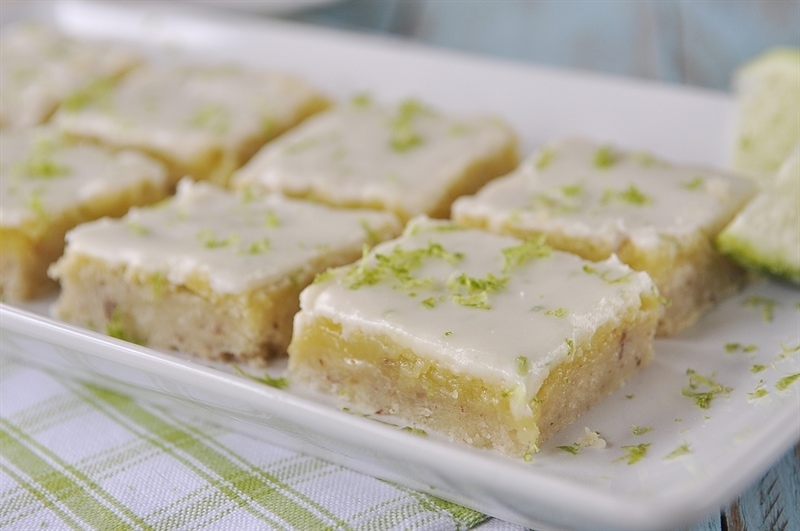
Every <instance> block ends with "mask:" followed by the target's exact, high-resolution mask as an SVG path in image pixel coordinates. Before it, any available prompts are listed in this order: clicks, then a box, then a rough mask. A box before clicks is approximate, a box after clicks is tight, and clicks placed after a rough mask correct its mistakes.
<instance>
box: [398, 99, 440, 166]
mask: <svg viewBox="0 0 800 531" xmlns="http://www.w3.org/2000/svg"><path fill="white" fill-rule="evenodd" d="M422 114H430V111H429V110H428V109H427V108H426V107H424V106H423V105H422V104H421V103H420V102H419V101H417V100H415V99H408V100H405V101H403V102H402V103H401V104H400V105H399V107H398V109H397V113H396V114H395V116H394V117H393V118H392V120H391V122H390V138H389V145H390V146H391V147H392V149H393V150H395V151H398V152H400V153H403V152H406V151H408V150H410V149H413V148H415V147H418V146H420V145H422V144H423V143H424V139H423V138H422V136H421V135H420V134H419V133H418V132H417V131H415V130H414V128H413V122H414V118H416V117H417V116H419V115H422Z"/></svg>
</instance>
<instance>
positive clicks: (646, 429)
mask: <svg viewBox="0 0 800 531" xmlns="http://www.w3.org/2000/svg"><path fill="white" fill-rule="evenodd" d="M651 431H653V427H652V426H637V425H636V424H634V425H632V426H631V433H633V434H634V435H636V436H639V435H644V434H645V433H650V432H651Z"/></svg>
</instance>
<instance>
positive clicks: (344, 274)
mask: <svg viewBox="0 0 800 531" xmlns="http://www.w3.org/2000/svg"><path fill="white" fill-rule="evenodd" d="M300 305H301V310H300V312H299V313H298V314H297V316H296V317H295V331H294V338H293V339H292V343H291V345H290V346H289V374H290V376H291V379H292V383H293V385H301V386H307V387H311V388H313V389H316V390H319V391H322V392H325V393H330V394H332V395H335V396H338V397H340V398H341V399H343V400H344V401H346V402H347V403H349V404H352V405H354V406H355V407H357V408H358V409H359V410H361V411H362V412H364V413H367V414H387V415H393V416H396V417H398V418H399V419H401V420H402V421H404V422H408V423H410V424H411V425H413V426H414V427H415V428H421V429H430V430H435V431H436V432H439V433H442V434H445V435H447V436H449V437H450V438H452V439H454V440H456V441H460V442H463V443H466V444H470V445H473V446H477V447H483V448H493V449H495V450H497V451H499V452H502V453H505V454H509V455H514V456H526V455H529V454H530V452H533V451H535V450H536V448H537V447H538V445H540V444H541V443H542V442H543V441H545V440H547V438H549V437H550V436H551V435H553V434H554V433H555V432H556V431H558V430H559V429H561V428H563V427H565V426H567V425H569V424H570V423H572V422H573V421H574V420H575V419H576V418H577V417H578V416H579V415H580V414H582V413H583V412H585V411H586V410H588V409H589V408H590V407H592V406H593V405H594V404H596V403H597V402H598V401H600V400H601V399H602V398H603V397H605V396H606V395H608V394H609V393H611V392H612V391H614V390H615V389H616V388H618V387H619V386H620V385H622V384H623V382H625V381H626V380H628V379H629V378H631V377H632V376H633V375H634V374H635V373H636V372H637V371H639V370H640V369H641V368H642V367H644V366H645V365H647V364H648V363H649V362H650V361H651V359H652V356H653V350H652V343H653V336H654V334H655V328H656V323H657V321H658V318H659V316H660V315H661V310H662V307H661V304H660V299H659V297H658V294H657V290H656V288H655V286H654V284H653V282H652V280H651V279H650V277H649V276H648V275H647V274H646V273H642V272H635V271H633V270H632V269H630V268H629V267H627V266H625V265H623V264H621V263H620V262H619V261H618V260H617V258H616V257H612V258H609V259H608V260H605V261H603V262H597V263H593V262H589V261H586V260H583V259H581V258H580V257H578V256H576V255H574V254H570V253H564V252H560V251H555V250H552V249H551V248H550V247H548V246H547V245H546V244H544V243H543V242H542V241H541V240H536V239H534V240H528V241H522V240H518V239H516V238H513V237H509V236H500V235H495V234H490V233H488V232H484V231H481V230H477V229H464V228H461V227H458V226H456V225H453V224H452V223H450V222H447V221H432V220H428V219H425V218H418V219H415V220H412V222H411V223H410V224H409V226H408V227H407V229H406V231H405V233H404V234H403V236H402V237H400V238H398V239H396V240H393V241H390V242H386V243H383V244H381V245H378V246H376V247H375V248H373V249H372V250H371V251H370V252H369V253H368V254H367V255H365V256H364V257H363V258H362V260H361V261H359V262H357V263H356V264H353V265H349V266H345V267H341V268H337V269H333V270H330V271H328V272H326V273H324V274H323V275H320V276H319V277H317V280H316V281H315V282H314V283H313V284H312V285H311V286H309V287H308V288H307V289H306V290H304V291H303V292H302V294H301V303H300Z"/></svg>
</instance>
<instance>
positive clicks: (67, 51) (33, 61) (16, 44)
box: [0, 24, 141, 127]
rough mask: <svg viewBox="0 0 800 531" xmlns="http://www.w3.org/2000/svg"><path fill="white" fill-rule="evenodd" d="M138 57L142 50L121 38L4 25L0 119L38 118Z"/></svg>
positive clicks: (26, 121) (11, 122)
mask: <svg viewBox="0 0 800 531" xmlns="http://www.w3.org/2000/svg"><path fill="white" fill-rule="evenodd" d="M140 62H141V57H140V55H139V54H138V53H136V52H134V51H133V50H130V49H127V48H124V47H122V46H120V45H118V44H111V43H108V42H92V41H81V40H77V39H72V38H69V37H67V36H65V35H62V34H60V33H59V32H57V31H56V30H55V29H53V28H48V27H45V26H39V25H33V24H25V25H19V26H14V27H11V28H8V29H4V31H3V36H2V38H1V39H0V125H2V127H9V126H10V127H25V126H31V125H36V124H39V123H41V122H42V121H44V120H45V119H46V118H47V117H48V116H49V115H50V113H51V112H53V110H54V109H55V107H56V106H57V105H58V104H59V103H61V102H62V101H63V100H64V99H65V98H67V97H68V96H69V95H70V94H72V93H73V92H74V91H76V90H78V89H81V88H83V87H85V86H87V85H89V84H90V83H92V82H94V81H96V80H98V79H102V80H107V79H111V78H115V77H117V76H118V75H120V74H122V73H124V72H125V71H127V70H129V69H131V68H133V67H134V66H136V65H138V64H139V63H140Z"/></svg>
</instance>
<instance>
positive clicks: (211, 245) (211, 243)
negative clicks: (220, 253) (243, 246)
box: [195, 229, 239, 249]
mask: <svg viewBox="0 0 800 531" xmlns="http://www.w3.org/2000/svg"><path fill="white" fill-rule="evenodd" d="M195 238H196V239H197V240H199V241H200V243H201V244H202V245H203V247H205V248H206V249H219V248H221V247H228V246H230V245H233V244H235V243H237V242H238V241H239V236H238V235H237V234H232V235H231V236H228V237H227V238H217V237H216V235H215V234H214V231H213V230H211V229H203V230H201V231H199V232H198V233H197V234H195Z"/></svg>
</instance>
